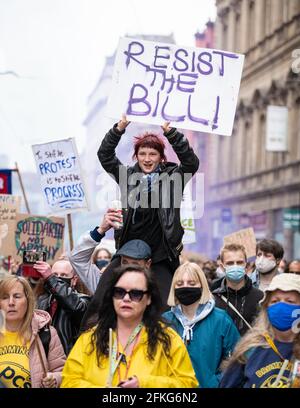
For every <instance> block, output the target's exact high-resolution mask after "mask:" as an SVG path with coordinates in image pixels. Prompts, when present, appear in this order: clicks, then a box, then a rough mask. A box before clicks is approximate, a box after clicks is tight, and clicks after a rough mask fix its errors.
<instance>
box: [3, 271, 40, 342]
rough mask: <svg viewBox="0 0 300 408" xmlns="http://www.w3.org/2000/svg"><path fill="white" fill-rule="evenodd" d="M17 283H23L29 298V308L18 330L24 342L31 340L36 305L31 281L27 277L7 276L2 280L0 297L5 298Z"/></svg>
mask: <svg viewBox="0 0 300 408" xmlns="http://www.w3.org/2000/svg"><path fill="white" fill-rule="evenodd" d="M16 283H21V285H22V286H23V290H24V293H25V297H26V299H27V310H26V313H25V316H24V319H23V322H22V324H21V327H20V328H19V330H18V333H19V337H20V338H21V339H22V340H23V341H24V343H26V342H27V341H29V340H30V337H31V321H32V317H33V311H34V306H35V298H34V294H33V291H32V289H31V287H30V284H29V282H28V281H27V280H26V279H25V278H23V277H20V276H15V275H9V276H6V277H5V278H4V279H3V280H2V281H1V282H0V299H3V297H4V295H6V294H8V293H9V291H10V290H11V289H12V288H13V287H14V286H15V284H16Z"/></svg>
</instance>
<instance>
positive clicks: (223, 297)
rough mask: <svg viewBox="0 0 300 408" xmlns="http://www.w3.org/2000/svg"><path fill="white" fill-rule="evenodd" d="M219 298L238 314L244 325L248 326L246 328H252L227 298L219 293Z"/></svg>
mask: <svg viewBox="0 0 300 408" xmlns="http://www.w3.org/2000/svg"><path fill="white" fill-rule="evenodd" d="M220 298H221V299H222V300H223V302H225V303H226V304H227V305H228V306H229V307H230V308H231V309H232V310H233V311H234V312H235V313H236V314H237V315H238V316H239V318H240V319H242V320H243V322H244V323H245V325H246V326H247V327H248V329H252V327H251V326H250V324H249V323H248V322H247V320H246V319H245V318H244V316H242V315H241V314H240V312H239V311H238V310H237V309H236V308H235V307H234V306H233V304H232V303H231V302H229V300H228V299H227V298H226V297H225V296H223V295H220Z"/></svg>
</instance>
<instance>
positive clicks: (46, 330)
mask: <svg viewBox="0 0 300 408" xmlns="http://www.w3.org/2000/svg"><path fill="white" fill-rule="evenodd" d="M39 336H40V339H41V342H42V344H43V347H44V350H45V354H46V357H47V359H48V354H49V346H50V341H51V331H50V327H49V326H48V325H46V326H44V327H43V328H42V329H41V330H40V331H39Z"/></svg>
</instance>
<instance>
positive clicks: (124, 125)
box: [117, 115, 130, 132]
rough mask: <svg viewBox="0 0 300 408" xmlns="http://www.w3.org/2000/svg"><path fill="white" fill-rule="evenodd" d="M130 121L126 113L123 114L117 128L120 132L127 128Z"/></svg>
mask: <svg viewBox="0 0 300 408" xmlns="http://www.w3.org/2000/svg"><path fill="white" fill-rule="evenodd" d="M129 123H130V122H129V121H128V120H127V119H126V115H122V119H121V120H119V122H118V125H117V129H118V131H119V132H123V130H125V129H126V128H127V126H128V125H129Z"/></svg>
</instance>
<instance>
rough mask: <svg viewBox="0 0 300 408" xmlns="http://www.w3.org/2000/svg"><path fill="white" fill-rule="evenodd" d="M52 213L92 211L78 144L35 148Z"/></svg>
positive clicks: (65, 142) (68, 141)
mask: <svg viewBox="0 0 300 408" xmlns="http://www.w3.org/2000/svg"><path fill="white" fill-rule="evenodd" d="M32 149H33V153H34V157H35V160H36V164H37V169H38V174H39V175H40V180H41V186H42V192H43V195H44V198H45V201H46V204H47V207H48V210H49V213H51V214H52V213H59V214H69V213H71V212H74V211H78V210H83V209H88V204H87V199H86V195H85V189H84V185H83V179H82V175H81V170H80V164H79V157H78V153H77V149H76V145H75V140H74V139H72V138H70V139H65V140H57V141H53V142H50V143H45V144H37V145H33V146H32Z"/></svg>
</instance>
